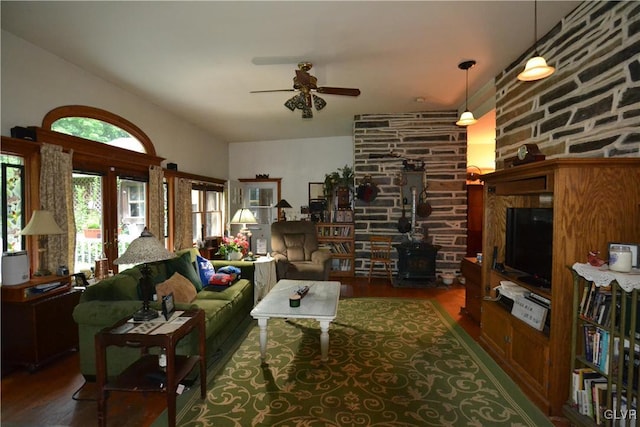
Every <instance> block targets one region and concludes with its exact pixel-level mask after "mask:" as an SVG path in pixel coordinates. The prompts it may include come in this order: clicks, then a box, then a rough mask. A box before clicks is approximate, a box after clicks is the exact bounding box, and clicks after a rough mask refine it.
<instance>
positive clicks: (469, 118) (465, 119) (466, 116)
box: [456, 110, 477, 126]
mask: <svg viewBox="0 0 640 427" xmlns="http://www.w3.org/2000/svg"><path fill="white" fill-rule="evenodd" d="M475 122H477V120H476V118H475V117H473V113H472V112H471V111H469V110H467V111H465V112H464V113H462V114H461V115H460V119H459V120H458V121H457V122H456V124H457V125H458V126H469V125H472V124H474V123H475Z"/></svg>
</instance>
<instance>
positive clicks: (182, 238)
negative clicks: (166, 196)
mask: <svg viewBox="0 0 640 427" xmlns="http://www.w3.org/2000/svg"><path fill="white" fill-rule="evenodd" d="M176 187H177V188H176V191H177V193H178V194H176V225H175V227H174V228H175V236H174V246H175V248H174V249H175V250H176V251H177V250H180V249H187V248H191V247H193V207H192V206H191V187H192V185H191V180H188V179H184V178H180V179H179V180H178V185H177V186H176Z"/></svg>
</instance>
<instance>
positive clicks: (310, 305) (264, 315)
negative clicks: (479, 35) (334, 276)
mask: <svg viewBox="0 0 640 427" xmlns="http://www.w3.org/2000/svg"><path fill="white" fill-rule="evenodd" d="M302 286H309V293H307V295H305V297H304V298H302V300H301V301H300V307H290V306H289V296H290V295H291V294H293V293H295V291H296V290H297V289H299V288H301V287H302ZM339 299H340V282H325V281H311V280H289V279H282V280H280V281H278V283H276V285H275V286H274V287H273V289H272V290H271V292H269V293H268V294H267V296H265V297H264V299H263V300H262V301H260V302H259V303H258V305H256V306H255V308H254V309H253V310H251V316H253V318H254V319H257V320H258V326H259V327H260V355H261V357H262V360H264V359H265V358H266V356H267V322H268V321H269V319H270V318H272V317H280V318H285V319H316V320H317V321H318V322H319V323H320V351H321V354H322V360H323V361H325V360H328V354H329V325H330V324H331V321H332V320H333V319H335V318H336V314H337V312H338V300H339Z"/></svg>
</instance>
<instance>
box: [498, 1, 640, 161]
mask: <svg viewBox="0 0 640 427" xmlns="http://www.w3.org/2000/svg"><path fill="white" fill-rule="evenodd" d="M538 50H539V52H540V54H541V55H542V56H544V57H545V59H546V60H547V62H548V63H549V65H552V66H554V67H556V72H555V73H554V74H552V75H551V76H550V77H547V78H546V79H544V80H540V81H537V82H521V81H519V80H517V78H516V76H517V74H518V73H519V72H520V71H521V70H522V69H523V68H524V64H525V62H526V60H527V59H528V58H529V57H531V56H532V55H531V53H532V52H531V51H529V52H526V53H525V54H523V55H522V56H521V57H520V58H518V60H516V61H515V62H514V63H513V64H512V65H511V66H510V67H508V68H507V69H505V70H504V72H502V73H501V74H500V75H498V76H497V77H496V89H497V90H496V122H497V123H496V151H497V152H496V160H497V167H498V168H499V169H500V168H501V167H503V163H502V162H503V161H504V159H506V158H509V157H512V156H515V152H516V150H517V148H518V147H519V146H520V144H521V143H522V142H525V141H526V142H534V143H537V144H538V147H540V150H541V151H542V152H543V153H544V154H545V155H546V156H547V158H557V157H621V156H625V157H637V156H638V155H639V152H640V62H639V57H640V2H632V1H624V2H590V1H585V2H584V3H582V4H581V5H580V6H578V7H577V8H576V9H575V10H574V11H573V12H571V13H570V14H569V15H567V17H565V18H564V19H563V20H562V21H561V22H560V23H558V25H557V26H556V27H555V28H554V29H553V30H552V31H550V32H549V33H548V34H547V35H545V36H544V37H543V38H542V39H541V40H540V41H539V46H538Z"/></svg>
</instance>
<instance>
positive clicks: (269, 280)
mask: <svg viewBox="0 0 640 427" xmlns="http://www.w3.org/2000/svg"><path fill="white" fill-rule="evenodd" d="M253 266H254V267H255V272H254V274H253V303H254V305H256V304H258V301H260V300H261V299H262V298H264V297H265V296H266V295H267V294H268V293H269V291H270V290H271V289H272V288H273V287H274V286H275V285H276V282H277V281H278V280H277V277H276V262H275V260H274V259H273V258H271V257H266V256H263V257H260V258H258V259H257V260H255V261H254V262H253Z"/></svg>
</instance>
